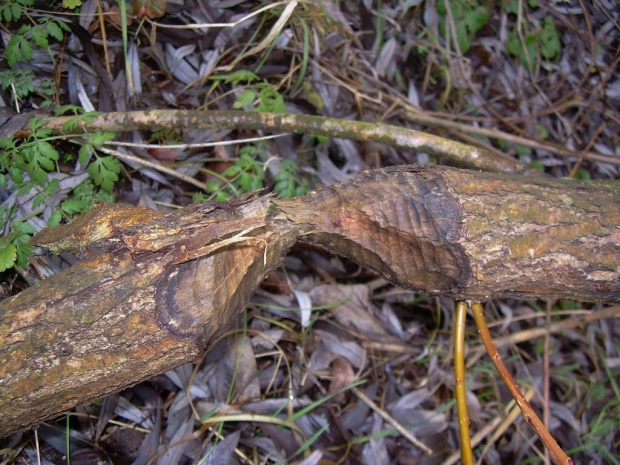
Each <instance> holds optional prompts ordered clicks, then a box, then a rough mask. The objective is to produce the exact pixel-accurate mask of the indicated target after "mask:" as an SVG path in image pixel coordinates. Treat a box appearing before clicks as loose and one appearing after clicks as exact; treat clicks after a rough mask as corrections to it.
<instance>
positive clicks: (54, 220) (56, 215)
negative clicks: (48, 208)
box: [47, 210, 62, 228]
mask: <svg viewBox="0 0 620 465" xmlns="http://www.w3.org/2000/svg"><path fill="white" fill-rule="evenodd" d="M61 221H62V213H61V212H60V210H54V211H53V212H52V214H51V215H50V217H49V219H48V220H47V227H48V228H56V227H58V225H59V224H60V222H61Z"/></svg>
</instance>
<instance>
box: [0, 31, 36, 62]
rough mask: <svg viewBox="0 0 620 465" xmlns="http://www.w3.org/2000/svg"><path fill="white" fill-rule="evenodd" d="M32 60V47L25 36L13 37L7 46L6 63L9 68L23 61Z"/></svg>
mask: <svg viewBox="0 0 620 465" xmlns="http://www.w3.org/2000/svg"><path fill="white" fill-rule="evenodd" d="M31 58H32V45H31V44H30V42H29V41H28V39H26V38H25V37H24V36H23V35H21V34H17V35H14V36H13V37H11V40H9V43H8V44H7V46H6V61H7V63H8V65H9V66H11V67H12V66H14V65H16V64H17V63H19V62H20V61H22V60H26V61H30V59H31Z"/></svg>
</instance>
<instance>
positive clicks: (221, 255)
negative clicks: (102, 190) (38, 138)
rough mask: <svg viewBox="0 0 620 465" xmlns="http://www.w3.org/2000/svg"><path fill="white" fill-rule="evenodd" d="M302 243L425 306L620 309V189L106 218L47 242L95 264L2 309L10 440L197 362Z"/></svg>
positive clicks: (242, 202) (431, 174) (437, 181)
mask: <svg viewBox="0 0 620 465" xmlns="http://www.w3.org/2000/svg"><path fill="white" fill-rule="evenodd" d="M271 204H275V206H276V208H275V210H274V211H272V212H271V213H268V210H269V207H270V205H271ZM298 239H301V240H303V241H310V242H314V243H316V244H319V245H322V246H324V247H326V248H328V249H330V250H333V251H334V252H336V253H339V254H342V255H345V256H348V257H350V258H351V259H353V260H355V261H357V262H358V263H360V264H361V265H363V266H367V267H369V268H372V269H374V270H375V271H377V272H378V273H380V274H381V275H383V276H385V277H386V278H387V279H389V280H390V281H392V282H394V283H396V284H398V285H401V286H404V287H407V288H409V289H412V290H415V291H417V292H420V293H425V294H435V295H448V296H452V297H455V298H458V299H464V300H476V301H480V300H485V299H489V298H495V297H517V298H536V297H542V298H546V299H555V298H569V299H575V300H580V301H601V302H612V301H618V300H620V245H619V244H620V187H619V186H618V185H617V184H615V183H582V182H577V181H572V180H558V179H545V178H536V179H532V178H526V177H522V176H517V175H513V176H508V175H499V174H489V173H478V172H471V171H462V170H456V169H450V168H443V167H434V166H426V167H419V166H418V167H415V166H405V167H393V168H387V169H383V170H376V171H369V172H365V173H363V174H361V175H360V176H358V177H357V178H355V179H354V180H352V181H350V182H347V183H341V184H337V185H333V186H329V187H322V188H319V189H317V191H315V192H312V193H310V194H309V195H307V196H305V197H302V198H298V199H292V200H274V199H271V198H270V197H268V196H263V197H258V196H256V195H252V194H250V195H246V196H244V197H242V198H240V199H236V200H234V201H231V202H229V203H227V204H216V203H202V204H195V205H192V206H189V207H187V208H185V209H183V210H180V211H178V212H174V213H169V214H163V213H161V212H152V211H149V210H147V209H144V208H133V207H123V206H118V205H107V206H103V207H100V208H99V209H97V210H95V211H93V212H91V213H89V214H88V215H85V216H84V217H82V218H80V219H79V220H78V221H76V222H75V223H73V224H72V225H68V226H63V227H61V228H59V229H56V230H47V231H43V232H42V233H39V234H38V235H37V236H35V238H34V242H35V243H37V244H38V245H44V246H47V247H49V248H50V249H51V250H52V251H54V252H56V253H58V252H61V251H67V250H68V251H75V252H79V253H80V254H81V255H82V256H83V258H84V259H83V261H82V262H80V263H78V264H76V265H75V266H73V267H71V268H70V269H68V270H66V271H64V272H62V273H60V274H58V275H56V276H54V277H52V278H50V279H47V280H44V281H42V282H40V283H39V284H37V285H35V286H33V287H32V288H30V289H28V290H26V291H24V292H22V293H21V294H19V295H17V296H15V297H13V298H11V299H7V300H5V301H4V302H2V303H0V434H9V433H12V432H14V431H17V430H19V429H23V428H28V427H31V426H33V425H36V424H37V423H39V422H41V421H43V420H45V419H46V418H49V417H51V416H53V415H56V414H58V413H60V412H62V411H64V410H67V409H70V408H72V407H74V406H76V405H79V404H84V403H88V402H91V401H92V400H94V399H96V398H98V397H101V396H103V395H106V394H109V393H112V392H114V391H118V390H120V389H123V388H125V387H128V386H131V385H133V384H136V383H138V382H140V381H142V380H144V379H147V378H149V377H151V376H154V375H156V374H159V373H161V372H164V371H166V370H169V369H172V368H174V367H176V366H179V365H181V364H184V363H187V362H191V361H194V360H196V359H197V358H198V357H199V356H200V355H201V354H202V353H204V351H205V350H206V349H207V348H208V347H209V346H210V345H211V344H213V342H215V340H217V338H218V337H219V335H221V334H222V332H223V331H224V330H225V329H226V327H227V326H228V325H229V324H230V322H231V321H232V320H233V319H234V318H235V316H236V315H237V313H238V312H239V311H240V310H241V309H242V308H243V306H244V305H245V303H246V302H247V301H248V299H249V298H250V296H251V294H252V292H253V291H254V289H255V288H256V287H257V286H258V285H260V283H261V282H262V280H263V279H264V277H265V276H266V275H267V273H268V272H269V271H270V270H272V269H274V267H276V266H278V264H279V263H280V262H281V260H282V258H283V257H284V256H285V254H286V253H287V251H288V250H289V248H290V247H291V246H292V245H293V244H294V243H295V242H296V241H297V240H298Z"/></svg>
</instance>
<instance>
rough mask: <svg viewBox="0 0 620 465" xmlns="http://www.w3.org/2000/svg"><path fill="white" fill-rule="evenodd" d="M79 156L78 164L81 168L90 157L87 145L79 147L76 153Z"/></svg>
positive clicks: (90, 153)
mask: <svg viewBox="0 0 620 465" xmlns="http://www.w3.org/2000/svg"><path fill="white" fill-rule="evenodd" d="M78 154H79V156H78V163H79V164H80V165H82V166H84V165H85V164H86V163H87V162H88V160H90V157H91V155H92V148H91V146H90V145H88V144H84V145H82V146H81V147H80V150H79V152H78Z"/></svg>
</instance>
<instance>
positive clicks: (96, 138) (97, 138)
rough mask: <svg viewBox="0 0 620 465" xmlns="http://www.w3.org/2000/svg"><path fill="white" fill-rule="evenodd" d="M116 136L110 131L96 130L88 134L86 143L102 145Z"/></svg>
mask: <svg viewBox="0 0 620 465" xmlns="http://www.w3.org/2000/svg"><path fill="white" fill-rule="evenodd" d="M114 137H116V133H114V132H110V131H105V132H102V131H97V132H96V133H94V134H90V135H89V136H88V143H89V144H91V145H103V144H104V143H106V142H107V141H109V140H112V139H114Z"/></svg>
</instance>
